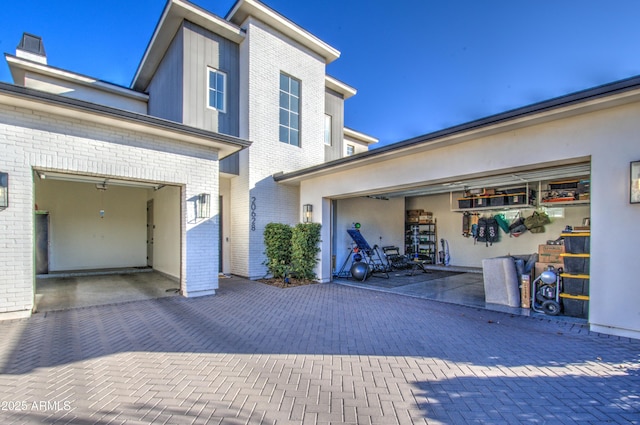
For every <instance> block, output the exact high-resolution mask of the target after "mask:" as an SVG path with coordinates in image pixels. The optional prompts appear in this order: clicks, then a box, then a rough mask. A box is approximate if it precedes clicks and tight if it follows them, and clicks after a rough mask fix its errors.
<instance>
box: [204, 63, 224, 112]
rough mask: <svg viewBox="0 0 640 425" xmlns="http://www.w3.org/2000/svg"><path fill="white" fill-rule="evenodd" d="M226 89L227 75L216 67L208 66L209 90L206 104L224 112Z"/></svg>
mask: <svg viewBox="0 0 640 425" xmlns="http://www.w3.org/2000/svg"><path fill="white" fill-rule="evenodd" d="M226 89H227V75H226V74H225V73H224V72H221V71H218V70H217V69H212V68H209V90H208V92H209V93H208V96H207V106H208V107H209V108H212V109H217V110H218V111H220V112H224V111H225V109H226V105H225V103H226V102H225V91H226Z"/></svg>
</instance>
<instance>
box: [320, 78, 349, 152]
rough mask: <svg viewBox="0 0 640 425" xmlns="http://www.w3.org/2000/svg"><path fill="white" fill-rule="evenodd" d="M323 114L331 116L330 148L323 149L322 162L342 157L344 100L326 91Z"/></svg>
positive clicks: (336, 94)
mask: <svg viewBox="0 0 640 425" xmlns="http://www.w3.org/2000/svg"><path fill="white" fill-rule="evenodd" d="M324 110H325V114H329V115H331V117H332V119H331V127H332V128H331V146H326V145H325V147H324V160H325V161H332V160H334V159H338V158H341V157H342V139H343V136H342V129H343V128H344V99H343V98H342V96H341V95H339V94H338V93H335V92H333V91H331V90H326V91H325V94H324Z"/></svg>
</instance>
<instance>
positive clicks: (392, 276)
mask: <svg viewBox="0 0 640 425" xmlns="http://www.w3.org/2000/svg"><path fill="white" fill-rule="evenodd" d="M410 273H411V269H408V270H394V271H392V272H389V279H385V278H384V277H380V275H377V274H374V275H373V276H371V277H369V278H368V279H367V280H365V281H364V282H361V281H358V280H355V279H349V280H351V281H355V282H358V283H361V284H363V285H371V286H376V287H379V288H398V287H401V286H405V285H412V284H414V283H419V282H428V281H430V280H434V279H442V278H445V277H450V276H455V275H458V274H462V272H447V271H439V270H429V272H428V273H423V272H422V270H420V269H418V270H416V271H415V273H414V275H413V276H407V275H408V274H410Z"/></svg>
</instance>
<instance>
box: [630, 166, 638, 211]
mask: <svg viewBox="0 0 640 425" xmlns="http://www.w3.org/2000/svg"><path fill="white" fill-rule="evenodd" d="M629 177H630V182H629V189H630V191H629V192H630V197H629V201H630V202H631V203H632V204H640V161H633V162H632V163H631V173H630V175H629Z"/></svg>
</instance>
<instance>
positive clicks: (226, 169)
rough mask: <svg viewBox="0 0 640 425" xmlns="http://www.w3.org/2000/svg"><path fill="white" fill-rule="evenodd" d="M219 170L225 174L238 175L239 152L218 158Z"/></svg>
mask: <svg viewBox="0 0 640 425" xmlns="http://www.w3.org/2000/svg"><path fill="white" fill-rule="evenodd" d="M220 172H221V173H227V174H234V175H236V176H239V175H240V152H236V153H234V154H233V155H229V156H228V157H226V158H224V159H222V160H220Z"/></svg>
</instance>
